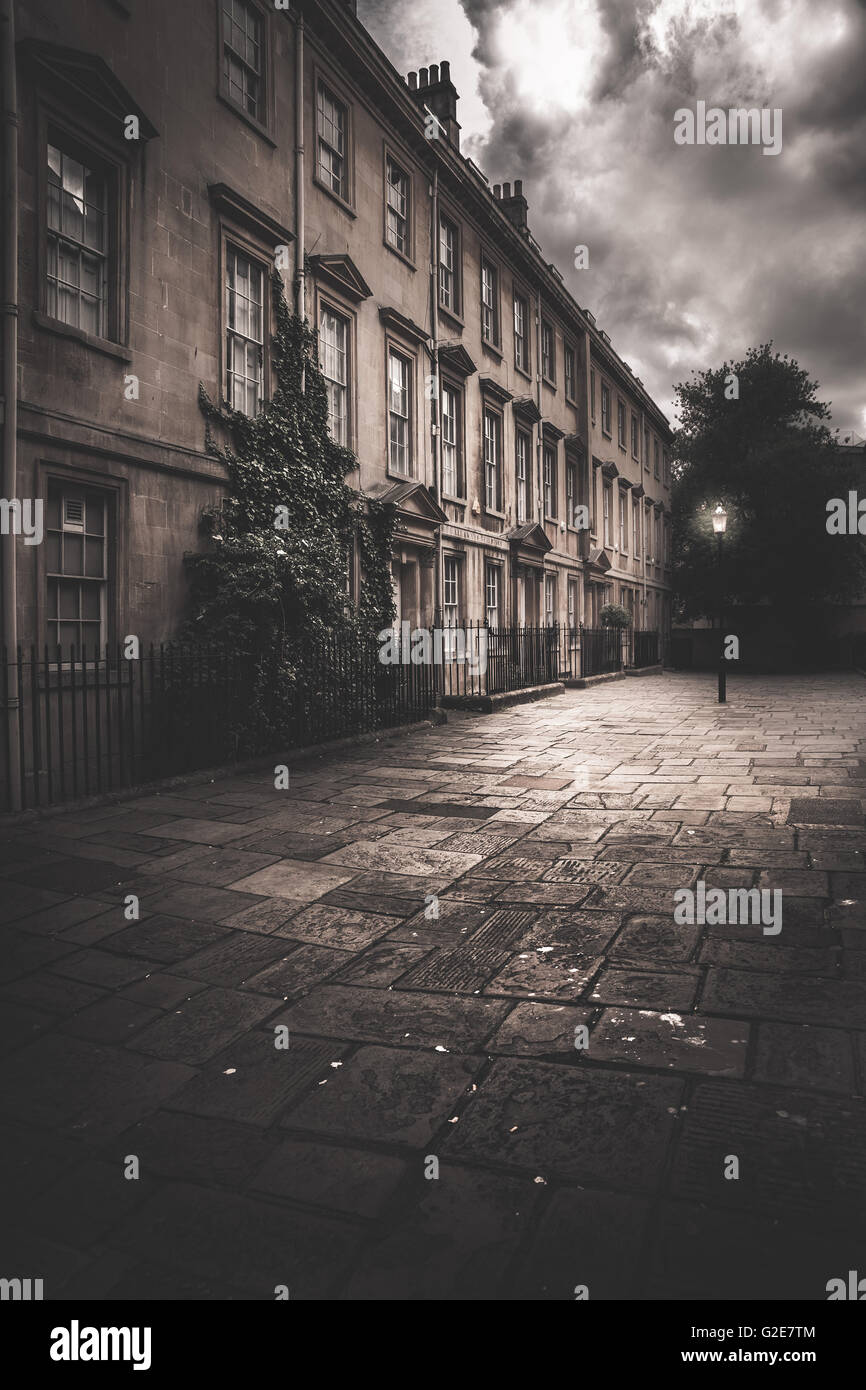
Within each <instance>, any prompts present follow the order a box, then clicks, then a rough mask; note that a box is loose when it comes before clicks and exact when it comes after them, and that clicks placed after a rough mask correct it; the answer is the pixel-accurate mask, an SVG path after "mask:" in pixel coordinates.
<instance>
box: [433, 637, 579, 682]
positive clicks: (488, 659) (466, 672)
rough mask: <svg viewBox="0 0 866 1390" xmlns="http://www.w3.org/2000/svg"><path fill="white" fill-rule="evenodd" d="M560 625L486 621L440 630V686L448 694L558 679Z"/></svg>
mask: <svg viewBox="0 0 866 1390" xmlns="http://www.w3.org/2000/svg"><path fill="white" fill-rule="evenodd" d="M560 637H561V629H560V628H558V627H556V626H551V627H486V626H483V625H481V624H471V623H464V624H461V625H459V626H456V627H446V628H443V629H442V630H441V646H442V661H441V665H440V667H439V669H440V670H441V691H442V694H443V695H444V696H446V697H447V698H455V697H459V698H461V699H462V698H473V697H475V696H480V695H502V694H507V693H508V692H509V691H513V690H526V689H527V688H529V687H530V686H534V685H547V684H550V683H551V682H552V681H557V680H559V679H560V661H559V644H560Z"/></svg>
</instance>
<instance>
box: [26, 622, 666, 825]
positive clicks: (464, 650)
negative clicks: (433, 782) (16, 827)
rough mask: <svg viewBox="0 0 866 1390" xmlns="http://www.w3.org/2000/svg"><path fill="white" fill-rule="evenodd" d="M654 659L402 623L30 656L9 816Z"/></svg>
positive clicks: (595, 640)
mask: <svg viewBox="0 0 866 1390" xmlns="http://www.w3.org/2000/svg"><path fill="white" fill-rule="evenodd" d="M658 651H659V636H658V633H655V632H635V633H632V632H630V631H626V632H622V631H620V630H619V629H616V628H586V627H571V626H563V627H560V626H558V625H551V626H546V627H487V626H484V625H482V624H468V623H467V624H462V625H461V626H458V627H448V628H441V629H436V630H433V631H432V632H430V633H427V634H426V636H419V632H418V630H417V629H415V630H411V631H410V630H409V626H408V624H404V625H403V626H402V628H401V629H400V630H399V631H395V633H394V635H393V641H392V642H391V643H390V644H386V643H384V642H376V641H373V640H364V639H361V638H360V637H358V636H355V635H351V634H349V635H347V634H340V635H331V636H328V637H325V638H324V639H321V640H316V641H313V640H312V639H310V640H307V641H304V642H301V643H296V644H295V645H294V646H293V647H292V648H291V649H286V650H281V651H279V652H274V653H272V654H269V655H267V656H261V655H260V656H258V657H251V656H245V655H243V654H240V653H237V652H233V651H228V650H226V649H224V648H218V647H210V646H202V645H191V646H185V645H183V644H179V643H168V644H165V645H162V646H159V647H150V648H148V649H147V650H144V649H142V650H141V652H140V653H139V654H138V655H132V656H130V657H129V658H127V656H126V655H125V653H124V649H123V648H122V647H113V648H102V649H100V650H98V651H97V650H95V649H92V650H80V649H74V648H72V649H63V650H60V649H57V648H55V649H54V650H53V651H51V650H49V649H48V648H45V647H43V648H41V649H38V650H37V649H36V648H35V647H32V646H31V647H29V648H27V649H22V648H20V647H19V648H18V650H17V652H16V654H15V656H14V658H12V657H11V656H10V654H9V653H8V652H4V653H2V655H3V664H2V667H0V678H4V679H5V678H7V677H8V678H9V680H10V682H11V691H12V692H13V700H12V701H11V702H10V701H7V699H6V698H5V695H6V691H7V689H9V688H10V686H7V685H4V686H3V688H2V690H0V810H8V809H11V808H12V807H13V806H14V805H15V804H16V801H18V802H20V804H21V805H22V806H24V807H25V808H27V807H32V806H43V805H49V804H56V803H62V802H65V801H71V800H77V799H78V798H80V797H85V796H91V795H95V794H99V793H102V792H111V791H115V790H118V789H120V788H123V787H131V786H136V785H139V784H141V783H143V782H149V781H154V780H159V779H161V778H165V777H171V776H176V775H179V774H182V773H185V772H191V771H194V770H196V769H199V768H204V767H214V766H218V765H219V764H220V763H226V762H231V761H233V760H235V759H237V758H240V757H253V756H256V755H257V754H265V753H271V752H279V751H280V750H283V749H285V750H288V749H292V748H299V747H302V746H304V745H309V744H316V743H325V742H327V741H329V740H333V739H338V738H342V737H352V736H354V735H357V734H361V733H367V732H372V731H375V730H377V729H387V728H391V727H394V726H397V725H400V724H406V723H411V722H412V721H414V720H418V719H424V718H426V717H427V716H428V715H429V714H430V711H431V710H432V709H433V708H434V707H435V706H436V704H437V703H438V702H439V700H440V699H443V698H444V699H445V700H446V701H448V700H449V699H450V700H454V699H455V698H456V699H469V700H470V701H471V700H472V699H474V698H477V697H479V696H491V695H500V694H507V693H509V692H511V691H520V690H526V689H528V688H529V687H531V686H539V685H548V684H551V683H552V682H555V681H563V680H576V679H579V678H581V677H585V676H596V675H604V674H607V673H611V672H617V671H620V670H621V669H622V668H623V666H624V665H625V664H629V663H633V664H634V665H635V666H646V665H653V664H655V662H656V661H657V660H658ZM383 658H385V659H383ZM16 701H17V718H18V723H19V730H20V736H19V738H18V740H17V751H15V752H14V756H13V739H12V720H13V717H14V714H13V710H12V709H11V708H10V704H14V703H15V702H16Z"/></svg>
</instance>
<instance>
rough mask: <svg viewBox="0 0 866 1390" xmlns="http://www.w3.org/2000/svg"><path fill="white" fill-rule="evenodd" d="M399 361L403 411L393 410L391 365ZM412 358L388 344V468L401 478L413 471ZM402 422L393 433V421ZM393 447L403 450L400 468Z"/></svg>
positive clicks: (393, 376) (393, 393) (393, 395)
mask: <svg viewBox="0 0 866 1390" xmlns="http://www.w3.org/2000/svg"><path fill="white" fill-rule="evenodd" d="M395 363H399V364H400V367H401V368H402V370H403V381H402V382H401V384H400V387H399V391H400V393H401V394H403V395H404V396H405V411H404V410H402V409H399V410H395V408H394V403H395V400H396V396H395V391H394V383H395V375H394V370H393V366H394V364H395ZM413 367H414V359H413V358H412V357H410V356H409V355H408V354H407V353H404V352H400V350H399V349H398V348H396V347H395V346H394V345H393V343H389V344H388V469H389V471H390V472H391V473H396V474H397V475H398V477H401V478H412V477H414V476H415V473H414V466H415V460H414V450H413V448H412V406H413V401H412V370H413ZM398 422H402V431H401V430H399V429H398V430H397V431H396V435H395V429H394V425H395V423H398ZM401 432H402V434H403V440H402V443H401V442H400V440H399V438H398V437H397V436H399V434H400V433H401ZM395 447H396V449H397V451H398V452H399V450H400V449H402V450H403V452H404V454H405V461H406V467H405V468H401V467H400V466H399V462H395Z"/></svg>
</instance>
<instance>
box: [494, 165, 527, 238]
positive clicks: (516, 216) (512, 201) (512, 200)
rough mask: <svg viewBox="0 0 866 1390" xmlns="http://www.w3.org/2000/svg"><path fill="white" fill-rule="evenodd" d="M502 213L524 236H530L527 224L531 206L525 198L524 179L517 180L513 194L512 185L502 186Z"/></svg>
mask: <svg viewBox="0 0 866 1390" xmlns="http://www.w3.org/2000/svg"><path fill="white" fill-rule="evenodd" d="M497 196H498V195H497ZM502 211H503V212H504V213H505V216H506V217H507V218H508V219H509V220H510V221H511V222H513V223H514V225H515V227H516V228H517V230H518V231H519V232H521V233H522V235H523V236H528V235H529V226H528V223H527V214H528V212H529V205H528V203H527V201H526V199H525V198H524V196H523V179H515V181H514V192H513V193H512V192H511V184H510V183H506V184H503V185H502Z"/></svg>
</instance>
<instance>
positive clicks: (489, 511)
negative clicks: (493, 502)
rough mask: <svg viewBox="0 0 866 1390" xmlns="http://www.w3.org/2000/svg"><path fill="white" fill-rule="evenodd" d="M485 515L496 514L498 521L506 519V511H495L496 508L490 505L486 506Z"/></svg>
mask: <svg viewBox="0 0 866 1390" xmlns="http://www.w3.org/2000/svg"><path fill="white" fill-rule="evenodd" d="M484 515H485V516H494V517H496V519H497V521H504V520H505V513H504V512H498V511H495V510H494V508H492V507H488V506H485V508H484Z"/></svg>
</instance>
